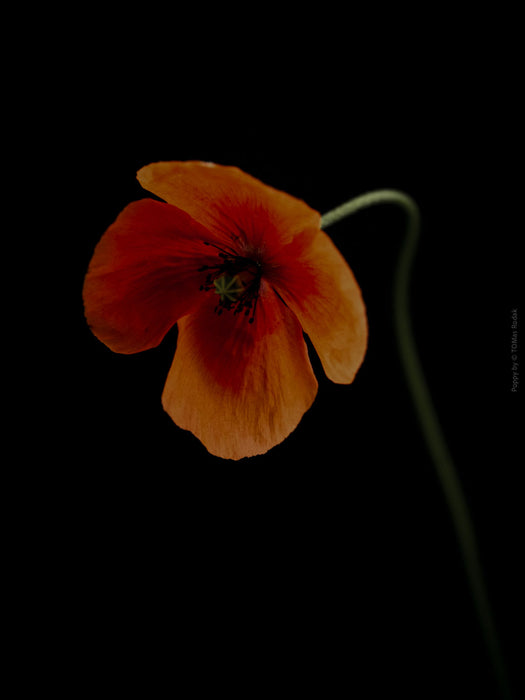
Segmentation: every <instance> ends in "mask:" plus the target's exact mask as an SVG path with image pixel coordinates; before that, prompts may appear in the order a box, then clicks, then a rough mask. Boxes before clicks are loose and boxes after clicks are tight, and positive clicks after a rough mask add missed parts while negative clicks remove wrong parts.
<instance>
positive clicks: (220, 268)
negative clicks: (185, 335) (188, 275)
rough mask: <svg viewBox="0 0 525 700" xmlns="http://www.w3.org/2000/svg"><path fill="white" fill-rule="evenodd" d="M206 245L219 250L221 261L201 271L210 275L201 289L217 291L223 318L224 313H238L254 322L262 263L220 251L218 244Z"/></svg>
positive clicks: (204, 267) (200, 270) (218, 312)
mask: <svg viewBox="0 0 525 700" xmlns="http://www.w3.org/2000/svg"><path fill="white" fill-rule="evenodd" d="M204 244H205V245H207V246H212V247H213V248H216V249H217V250H218V251H219V252H218V258H219V260H220V262H218V263H217V264H216V265H203V266H202V267H200V268H199V272H204V271H206V272H207V275H206V279H205V281H204V284H201V286H200V289H201V291H204V292H209V291H211V290H213V291H214V293H215V294H216V295H217V296H218V297H219V301H218V304H217V306H216V307H215V309H214V311H215V313H216V314H218V315H219V316H220V315H221V314H222V312H223V311H224V310H226V311H233V313H234V314H240V313H241V312H243V313H244V315H245V316H246V317H248V316H249V317H250V318H249V323H253V322H254V319H255V310H256V308H257V300H258V298H259V288H260V285H261V277H262V265H261V263H260V262H259V261H255V260H252V259H251V258H245V257H242V256H240V255H237V254H236V253H234V252H233V251H231V252H230V251H228V250H225V249H224V248H220V247H219V246H217V245H215V244H214V243H208V242H207V241H204Z"/></svg>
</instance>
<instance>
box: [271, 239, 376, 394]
mask: <svg viewBox="0 0 525 700" xmlns="http://www.w3.org/2000/svg"><path fill="white" fill-rule="evenodd" d="M295 248H296V250H295V256H291V255H286V251H283V255H282V256H281V264H280V265H279V266H278V267H276V268H275V270H272V271H271V274H270V276H269V278H270V282H271V283H272V284H273V285H274V286H275V288H276V290H277V291H278V292H279V294H280V295H281V297H282V298H283V300H284V301H285V302H286V304H288V306H289V307H290V309H291V310H292V311H293V312H294V313H295V315H296V316H297V318H298V319H299V321H300V323H301V325H302V327H303V330H304V331H305V333H307V334H308V336H309V337H310V340H311V341H312V343H313V345H314V347H315V349H316V351H317V354H318V355H319V358H320V360H321V363H322V365H323V368H324V370H325V372H326V375H327V377H328V378H329V379H331V380H332V381H333V382H336V383H338V384H350V383H351V382H352V381H353V379H354V377H355V375H356V372H357V370H358V369H359V367H360V366H361V363H362V362H363V358H364V356H365V352H366V346H367V338H368V324H367V319H366V309H365V305H364V302H363V298H362V296H361V290H360V289H359V285H358V284H357V282H356V280H355V277H354V275H353V273H352V271H351V270H350V268H349V266H348V264H347V263H346V260H345V259H344V258H343V256H342V255H341V253H340V252H339V251H338V250H337V248H336V246H335V245H334V244H333V243H332V241H331V239H330V238H329V237H328V236H327V235H326V234H325V233H324V232H323V231H319V232H318V234H317V235H316V236H315V238H314V239H313V242H312V243H311V245H309V246H307V247H303V248H302V249H298V248H297V246H295Z"/></svg>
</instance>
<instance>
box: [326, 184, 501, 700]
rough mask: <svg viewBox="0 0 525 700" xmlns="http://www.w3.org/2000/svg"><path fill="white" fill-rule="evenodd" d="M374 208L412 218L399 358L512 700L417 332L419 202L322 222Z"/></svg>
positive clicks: (401, 267)
mask: <svg viewBox="0 0 525 700" xmlns="http://www.w3.org/2000/svg"><path fill="white" fill-rule="evenodd" d="M373 204H396V205H398V206H401V207H402V208H403V209H404V211H405V213H406V214H407V234H406V239H405V242H404V245H403V248H402V251H401V254H400V258H399V262H398V267H397V271H396V275H395V279H394V322H395V328H396V336H397V342H398V348H399V354H400V358H401V363H402V366H403V370H404V372H405V376H406V380H407V383H408V387H409V390H410V394H411V396H412V400H413V402H414V406H415V410H416V413H417V416H418V419H419V422H420V426H421V430H422V432H423V435H424V437H425V440H426V444H427V446H428V450H429V453H430V455H431V457H432V461H433V463H434V467H435V469H436V472H437V475H438V478H439V481H440V483H441V486H442V488H443V492H444V495H445V499H446V502H447V504H448V507H449V510H450V514H451V517H452V521H453V524H454V529H455V532H456V536H457V539H458V543H459V547H460V550H461V554H462V557H463V562H464V565H465V570H466V575H467V579H468V583H469V586H470V590H471V593H472V598H473V602H474V605H475V608H476V612H477V615H478V619H479V623H480V625H481V629H482V633H483V637H484V639H485V643H486V645H487V649H488V652H489V654H490V658H491V660H492V664H493V667H494V672H495V674H496V677H497V681H498V683H499V686H500V690H501V693H502V697H503V698H510V697H511V692H510V688H509V684H508V680H507V674H506V670H505V665H504V661H503V656H502V653H501V650H500V646H499V642H498V638H497V635H496V630H495V626H494V621H493V617H492V612H491V609H490V604H489V599H488V595H487V591H486V588H485V583H484V579H483V573H482V569H481V565H480V561H479V554H478V547H477V544H476V538H475V535H474V529H473V526H472V522H471V519H470V515H469V512H468V507H467V503H466V501H465V497H464V495H463V490H462V488H461V484H460V481H459V479H458V476H457V473H456V470H455V468H454V463H453V461H452V458H451V456H450V453H449V450H448V448H447V445H446V441H445V438H444V436H443V432H442V430H441V426H440V424H439V420H438V417H437V415H436V411H435V409H434V405H433V403H432V398H431V396H430V392H429V390H428V386H427V382H426V379H425V375H424V373H423V369H422V367H421V363H420V360H419V355H418V352H417V348H416V344H415V341H414V335H413V332H412V325H411V320H410V313H409V294H408V290H409V279H410V271H411V268H412V262H413V259H414V253H415V250H416V246H417V241H418V237H419V224H420V215H419V208H418V206H417V204H416V203H415V202H414V200H413V199H412V198H411V197H409V196H408V195H406V194H404V193H403V192H399V191H397V190H378V191H376V192H369V193H368V194H363V195H361V196H359V197H356V198H355V199H352V200H350V201H348V202H346V203H345V204H342V205H341V206H339V207H336V208H335V209H333V210H332V211H329V212H328V213H327V214H324V216H323V217H322V219H321V228H323V229H325V228H326V227H328V226H331V225H332V224H334V223H336V222H337V221H340V220H341V219H344V218H345V217H347V216H350V215H351V214H354V213H355V212H357V211H360V210H361V209H364V208H366V207H369V206H371V205H373Z"/></svg>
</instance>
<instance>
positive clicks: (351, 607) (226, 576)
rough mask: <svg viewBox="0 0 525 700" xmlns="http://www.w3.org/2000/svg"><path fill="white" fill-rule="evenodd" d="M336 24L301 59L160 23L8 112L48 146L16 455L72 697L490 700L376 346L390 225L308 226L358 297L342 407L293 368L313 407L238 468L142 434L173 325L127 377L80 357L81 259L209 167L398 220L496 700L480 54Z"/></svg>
mask: <svg viewBox="0 0 525 700" xmlns="http://www.w3.org/2000/svg"><path fill="white" fill-rule="evenodd" d="M141 18H142V17H141V16H140V17H138V18H135V19H139V20H141ZM312 19H313V18H312ZM137 24H138V25H140V21H139V22H138V23H137ZM337 24H338V23H337V21H335V20H334V21H330V22H327V23H326V25H323V29H320V28H318V30H319V33H320V34H321V35H322V34H323V32H324V31H325V30H326V31H327V27H328V26H329V27H331V31H332V34H331V35H330V37H331V38H330V40H328V39H326V37H325V39H324V41H322V42H319V41H318V40H317V39H316V38H315V37H316V36H317V34H315V33H314V34H312V32H313V28H314V26H315V22H313V23H312V25H311V26H309V28H308V30H304V32H303V30H301V31H299V29H298V28H297V27H295V26H293V25H292V26H286V27H283V25H282V23H281V22H278V23H276V24H274V23H271V27H272V33H271V34H270V33H267V34H266V40H264V41H260V40H259V42H256V43H255V44H252V42H251V39H250V38H249V35H247V33H246V31H243V32H240V31H239V32H238V33H237V32H235V31H233V33H229V34H228V37H227V38H226V37H224V35H223V34H221V32H220V31H218V30H217V31H216V30H215V29H214V28H213V26H212V25H213V22H211V24H210V28H209V33H203V32H202V30H201V29H200V25H198V24H191V23H190V24H188V23H185V20H184V21H183V20H181V21H179V22H178V23H175V24H174V25H173V27H172V28H171V29H166V28H165V27H163V26H162V25H163V22H162V20H161V19H156V20H155V21H153V22H152V21H151V20H150V23H149V24H147V25H146V26H144V27H141V28H137V27H135V31H134V33H129V34H128V33H127V30H126V27H125V26H123V25H122V24H120V22H119V21H117V22H115V23H114V24H111V25H110V26H109V27H106V28H105V29H103V30H101V29H100V26H99V25H98V24H97V31H96V32H94V33H92V34H91V36H90V38H89V39H84V40H83V42H82V44H81V46H80V47H78V46H75V41H74V40H72V39H71V40H69V41H66V42H65V44H62V46H61V50H60V51H59V52H58V53H57V56H56V58H55V59H54V60H53V61H52V65H51V68H50V73H51V74H53V73H54V77H55V80H54V81H53V87H52V89H51V91H50V90H49V83H46V82H44V83H43V85H44V87H43V89H42V96H45V99H41V100H40V99H36V100H35V101H36V102H38V104H39V105H40V108H41V109H42V110H43V111H44V112H45V114H46V116H47V117H50V119H49V121H47V122H46V124H51V125H52V126H50V127H49V128H46V129H44V130H42V132H41V133H40V136H41V140H42V141H43V142H44V148H45V157H44V158H43V160H42V168H43V170H44V171H45V172H46V173H48V176H47V177H48V179H49V180H50V182H49V184H50V185H51V188H52V192H53V196H52V199H51V202H48V204H47V210H46V215H47V216H49V217H52V219H50V220H51V221H52V228H53V231H54V237H53V240H54V241H55V242H56V243H58V245H57V254H58V253H59V252H62V253H63V254H65V259H66V260H67V264H66V265H63V266H62V265H59V266H58V270H57V272H56V274H54V275H53V279H52V288H53V292H54V298H56V304H57V309H59V313H58V314H55V315H54V316H53V318H54V321H53V329H52V334H51V335H52V337H53V342H51V341H49V344H50V345H52V348H51V349H50V355H51V360H50V361H51V362H52V363H53V369H52V371H50V372H49V376H50V377H51V382H50V384H51V386H50V392H52V395H54V396H55V395H56V396H57V398H58V399H59V402H60V403H59V405H60V409H59V410H58V414H57V413H55V412H54V411H53V412H52V415H51V416H50V417H49V418H50V420H49V423H50V426H51V427H50V428H49V429H48V430H47V431H46V434H45V438H44V439H43V443H42V449H43V452H44V453H45V454H49V455H52V456H53V464H52V466H51V467H50V468H49V469H46V470H45V471H42V472H40V473H39V474H38V475H37V476H33V477H32V482H31V483H32V486H33V488H34V491H35V492H36V493H43V494H45V499H44V501H45V504H46V505H45V506H44V507H43V515H42V518H41V521H42V524H45V525H46V526H49V525H50V526H51V532H53V535H48V534H46V535H45V536H42V547H43V550H44V552H45V554H44V557H43V561H44V562H45V564H44V565H45V567H46V571H47V575H48V576H49V578H50V579H51V580H55V575H56V572H57V570H62V567H63V569H64V570H65V572H67V573H65V574H64V575H63V576H59V577H57V578H58V579H59V580H60V583H57V587H56V590H58V595H57V600H59V601H60V603H59V604H58V607H59V608H60V609H61V610H64V609H65V610H67V614H66V615H64V618H65V622H64V623H60V624H61V625H63V627H61V629H63V634H64V636H65V638H66V639H68V638H72V639H74V640H77V642H75V643H78V644H80V647H75V648H77V649H79V648H80V649H83V653H82V652H80V651H79V653H75V651H71V652H70V654H69V656H70V657H71V658H70V661H69V664H70V668H71V669H73V676H74V678H75V679H76V682H78V681H79V679H82V683H84V684H86V685H89V684H90V683H93V682H94V681H93V677H94V676H97V675H98V673H99V672H100V670H104V669H107V670H108V671H109V672H111V673H112V679H113V680H112V682H113V683H115V684H117V685H116V687H117V686H118V683H119V682H120V679H129V678H132V679H133V682H134V683H135V682H136V683H137V684H138V683H139V682H143V683H144V688H146V689H147V691H145V692H146V695H147V696H148V697H149V696H150V695H151V694H152V695H153V696H155V692H153V691H152V688H153V685H154V683H155V680H154V678H155V679H157V680H158V677H159V676H160V677H165V675H166V674H167V676H168V678H169V687H171V689H173V690H174V692H177V691H180V689H181V688H182V687H184V686H185V685H186V684H187V683H188V682H191V686H192V688H193V691H192V692H195V693H197V694H198V693H199V692H201V693H204V694H205V695H206V693H209V692H210V689H211V690H212V691H213V692H219V691H220V692H226V691H227V692H228V693H231V694H235V693H236V692H239V693H240V696H241V697H252V696H255V695H257V694H258V693H263V694H265V696H274V695H277V694H282V695H283V696H288V695H300V694H303V693H304V692H305V691H307V692H309V693H310V694H312V695H313V696H314V697H339V696H348V695H349V694H356V693H357V695H356V697H366V698H375V697H384V696H385V694H386V693H393V692H396V693H399V694H401V695H403V697H409V698H412V697H413V698H423V697H431V696H433V694H434V693H435V694H436V695H440V696H441V697H447V698H456V697H457V698H460V697H461V698H466V697H473V698H474V697H475V698H479V697H487V698H497V697H498V693H497V690H496V688H495V685H494V681H493V677H492V674H491V670H490V663H489V660H488V656H487V653H486V651H485V648H484V646H483V642H482V639H481V635H480V633H479V630H478V627H477V621H476V618H475V614H474V609H473V605H472V602H471V598H470V595H469V591H468V588H467V585H466V579H465V577H464V574H463V569H462V561H461V557H460V554H459V551H458V547H457V544H456V540H455V535H454V531H453V528H452V525H451V521H450V518H449V515H448V511H447V507H446V503H445V501H444V498H443V494H442V492H441V490H440V484H439V482H438V480H437V477H436V475H435V472H434V469H433V466H432V464H431V461H430V458H429V456H428V454H427V451H426V448H425V444H424V442H423V439H422V437H421V434H420V432H419V429H418V424H417V421H416V418H415V415H414V411H413V407H412V404H411V400H410V396H409V394H408V391H407V388H406V386H405V382H404V379H403V376H402V373H401V367H400V362H399V358H398V355H397V351H396V346H395V338H394V328H393V321H392V291H391V290H392V281H393V273H394V269H395V265H396V261H397V257H398V254H399V251H400V246H401V243H402V240H403V235H404V220H403V215H402V213H401V212H400V211H398V210H397V209H396V208H395V207H391V206H383V207H377V208H374V209H370V210H368V211H366V212H363V213H359V214H357V215H355V216H353V217H352V218H350V219H347V220H346V221H344V222H341V223H339V224H337V225H334V226H333V227H332V228H330V229H329V233H330V235H331V236H332V237H333V240H334V241H335V242H336V244H337V245H338V247H339V248H340V250H341V251H342V252H343V254H344V255H345V257H346V259H347V260H348V262H349V264H350V265H351V267H352V269H353V271H354V273H355V275H356V278H357V280H358V282H359V284H360V286H361V288H362V291H363V296H364V299H365V303H366V305H367V309H368V317H369V324H370V341H369V349H368V353H367V356H366V358H365V362H364V364H363V366H362V368H361V370H360V372H359V373H358V375H357V378H356V380H355V382H354V383H353V384H352V385H351V386H336V385H334V384H332V383H331V382H329V381H328V380H327V379H326V378H325V377H324V375H323V372H322V368H321V366H320V364H319V362H318V360H317V358H316V356H315V353H312V354H311V360H312V364H313V366H314V369H315V371H316V374H317V378H318V381H319V392H318V396H317V398H316V401H315V403H314V405H313V407H312V408H311V409H310V411H308V412H307V414H306V415H305V416H304V417H303V420H302V421H301V423H300V425H299V427H298V428H297V430H296V431H295V432H294V433H293V434H292V435H291V436H290V437H289V438H288V439H287V440H285V441H284V442H283V443H282V444H281V445H279V446H277V447H275V448H273V449H272V450H271V451H270V452H268V453H267V454H266V455H263V456H261V457H256V458H252V459H245V460H241V461H240V462H231V461H223V460H220V459H217V458H214V457H212V456H210V455H209V454H208V453H207V452H206V450H205V448H204V447H203V446H202V445H201V444H200V443H199V442H198V441H197V440H196V439H195V438H194V437H193V436H192V435H191V434H189V433H186V432H184V431H182V430H180V429H179V428H177V427H176V426H175V425H174V424H173V423H172V421H171V420H170V418H169V417H168V416H167V414H165V413H164V412H163V410H162V406H161V403H160V397H161V393H162V389H163V385H164V381H165V378H166V376H167V373H168V370H169V367H170V363H171V360H172V357H173V354H174V351H175V347H176V341H177V331H176V328H175V329H173V331H171V332H170V333H169V334H168V335H167V337H166V338H165V339H164V341H163V342H162V344H161V345H160V346H159V347H158V348H156V349H153V350H150V351H147V352H145V353H141V354H138V355H134V356H124V355H116V354H113V353H111V352H110V351H109V350H108V349H107V348H106V347H105V346H103V345H102V344H101V343H100V342H98V341H97V340H96V339H95V338H94V337H93V336H92V335H91V333H90V331H89V329H88V328H87V326H86V324H85V321H84V318H83V309H82V299H81V290H82V282H83V276H84V274H85V271H86V269H87V265H88V263H89V260H90V258H91V255H92V252H93V249H94V246H95V245H96V243H97V241H98V240H99V238H100V236H101V235H102V233H103V232H104V230H105V229H106V228H107V227H108V226H109V225H110V224H111V223H112V222H113V221H114V219H115V218H116V216H117V215H118V213H119V212H120V211H121V210H122V209H123V208H124V206H125V205H126V204H128V203H129V202H130V201H133V200H136V199H139V198H141V197H144V196H148V193H146V192H144V191H143V190H142V189H141V188H140V186H139V185H138V182H137V181H136V179H135V173H136V171H137V170H138V169H139V168H140V167H141V166H143V165H145V164H147V163H150V162H153V161H156V160H187V159H199V160H206V161H213V162H216V163H221V164H226V165H237V166H238V167H240V168H242V169H244V170H246V171H247V172H249V173H250V174H252V175H254V176H256V177H258V178H259V179H261V180H263V181H264V182H266V183H268V184H270V185H272V186H274V187H277V188H279V189H282V190H285V191H287V192H289V193H290V194H293V195H295V196H297V197H299V198H301V199H304V200H305V201H306V202H307V203H308V204H309V205H310V206H312V207H313V208H315V209H317V210H318V211H320V212H321V213H324V212H326V211H328V210H330V209H332V208H333V207H335V206H337V205H338V204H340V203H342V202H344V201H346V200H348V199H350V198H351V197H353V196H356V195H358V194H361V193H363V192H366V191H369V190H372V189H379V188H384V187H388V188H396V189H401V190H404V191H405V192H407V193H408V194H410V195H411V196H412V197H413V198H414V199H415V200H416V201H417V202H418V204H419V206H420V208H421V213H422V232H421V243H420V246H419V248H418V253H417V257H416V262H415V269H414V272H413V278H412V283H411V304H412V316H413V323H414V328H415V334H416V340H417V343H418V347H419V350H420V354H421V360H422V364H423V366H424V369H425V372H426V374H427V377H428V383H429V386H430V390H431V392H432V395H433V398H434V400H435V405H436V409H437V412H438V414H439V416H440V420H441V423H442V427H443V430H444V433H445V435H446V437H447V441H448V444H449V447H450V450H451V453H452V455H453V457H454V459H455V463H456V467H457V470H458V473H459V477H460V480H461V482H462V485H463V488H464V491H465V496H466V499H467V502H468V505H469V508H470V511H471V515H472V517H473V520H474V524H475V528H476V532H477V536H478V540H479V547H480V553H481V559H482V565H483V568H484V571H485V573H486V583H487V587H488V590H489V595H490V598H491V601H492V604H493V609H494V614H495V618H496V623H497V626H498V629H499V631H500V636H501V641H502V645H503V648H504V651H505V655H506V657H507V661H508V664H509V667H510V670H511V673H512V675H513V676H514V682H515V683H516V682H517V679H516V676H517V675H518V674H519V664H520V659H519V656H518V645H517V642H516V636H517V631H518V627H519V625H518V614H519V613H518V610H517V608H516V606H517V602H518V590H519V588H520V586H519V585H518V573H517V560H518V559H519V554H518V552H519V546H520V543H521V536H520V527H521V526H522V521H521V519H520V514H519V510H520V509H521V499H520V498H518V489H517V483H518V471H519V467H518V453H519V445H520V437H519V432H518V408H517V401H518V398H519V393H518V394H515V393H512V392H511V386H512V382H511V359H510V354H511V350H510V342H511V341H510V339H511V312H512V309H513V308H516V306H517V304H518V302H517V298H516V290H517V274H518V272H517V268H518V265H517V262H516V260H517V255H518V251H517V248H516V239H517V235H518V233H517V228H518V226H517V223H516V221H515V220H514V219H513V214H512V212H511V211H510V209H509V207H508V205H507V201H508V199H509V195H508V192H509V188H512V184H511V182H512V178H511V177H510V174H509V172H508V166H507V163H508V160H509V159H510V160H512V154H513V152H514V148H515V142H514V138H515V136H514V132H513V129H512V126H513V125H512V123H511V122H509V117H510V115H511V114H512V110H513V107H512V104H511V103H509V102H508V101H507V98H508V87H507V86H506V85H505V84H503V83H501V82H500V80H499V77H498V76H494V75H490V74H489V73H490V66H491V65H492V64H491V60H490V56H491V52H490V50H488V49H486V47H485V49H484V50H485V51H488V53H483V52H482V53H480V49H479V47H477V46H474V47H471V51H470V52H467V53H466V54H465V55H463V54H462V52H461V51H460V50H459V48H458V46H459V44H460V43H461V42H457V45H456V44H455V43H454V42H455V36H454V34H453V33H452V34H451V33H448V34H447V35H446V37H442V38H443V41H444V43H443V44H441V41H436V42H435V45H434V46H433V50H428V51H427V52H425V54H422V51H423V49H424V48H425V45H426V42H427V40H428V39H429V36H430V33H429V31H430V30H429V28H428V27H427V25H426V24H425V23H423V24H422V25H421V27H420V32H419V42H418V43H417V45H413V44H411V45H410V47H407V45H406V43H405V39H406V37H401V36H397V35H396V37H397V38H396V40H395V41H394V40H393V39H392V37H390V39H391V43H389V44H385V43H384V37H385V36H389V29H388V25H387V24H386V25H385V26H384V27H383V29H382V32H383V34H380V33H379V30H377V31H378V34H377V35H375V33H374V31H371V34H370V37H369V38H370V41H369V43H366V42H363V43H362V44H359V48H355V47H354V48H353V49H352V48H350V47H351V46H353V41H354V40H355V39H356V36H357V34H358V33H359V32H358V30H357V29H356V28H355V26H354V28H352V29H349V33H350V37H348V36H347V35H345V34H344V32H343V31H342V30H336V29H335V27H336V26H337ZM102 26H103V27H105V25H104V24H102ZM250 26H252V25H250ZM301 32H302V33H301ZM334 32H335V34H334ZM159 36H160V37H161V38H160V39H159V41H158V42H157V37H159ZM292 36H293V37H295V40H294V41H293V42H292V43H291V44H290V46H289V47H288V49H289V50H288V53H286V48H287V45H288V41H289V40H290V37H292ZM298 36H299V38H298ZM240 37H244V39H241V38H240ZM168 38H169V42H168V43H167V39H168ZM445 39H446V41H445ZM275 41H277V42H278V45H279V47H280V53H277V52H276V51H275V50H274V49H275V43H274V42H275ZM158 44H160V45H162V51H161V50H160V48H159V46H158ZM403 45H405V48H404V49H403V48H402V47H403ZM445 45H446V47H447V48H446V50H445V48H444V46H445ZM451 46H453V48H452V49H451ZM451 50H452V51H453V53H452V55H451ZM67 56H73V57H74V61H73V64H74V75H70V76H69V77H68V74H67V70H66V64H67V61H64V57H67ZM81 59H82V60H81ZM57 71H58V72H59V73H60V75H59V76H58V77H59V80H58V81H56V72H57ZM494 105H497V109H496V110H494V109H493V108H494ZM40 123H43V122H42V121H41V122H40ZM63 259H64V258H62V260H63ZM521 313H522V312H521V311H520V314H521ZM520 323H521V321H520ZM520 332H521V331H520ZM520 361H521V360H520ZM520 390H521V387H520ZM45 532H46V533H48V532H49V530H48V528H47V527H46V528H45ZM37 541H38V536H37ZM38 549H39V546H38V545H37V547H36V550H38ZM64 601H65V602H64ZM79 639H81V640H82V641H81V642H78V640H79ZM73 647H74V645H73ZM84 647H85V649H84ZM86 663H87V665H86ZM205 687H206V688H207V689H208V690H206V691H205V690H204V688H205ZM336 688H338V690H337V691H336V690H335V689H336ZM358 688H361V690H358ZM363 688H364V689H365V690H362V689H363Z"/></svg>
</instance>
